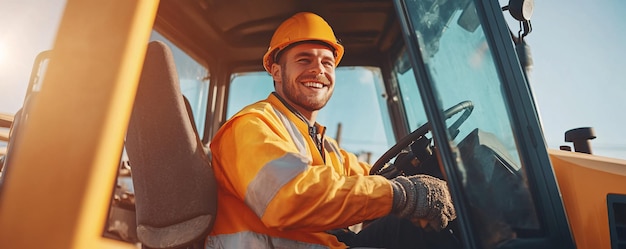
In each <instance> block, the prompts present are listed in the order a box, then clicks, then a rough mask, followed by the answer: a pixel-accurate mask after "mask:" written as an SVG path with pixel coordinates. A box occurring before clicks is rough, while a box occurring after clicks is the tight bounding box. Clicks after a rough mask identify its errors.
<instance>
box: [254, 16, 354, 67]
mask: <svg viewBox="0 0 626 249" xmlns="http://www.w3.org/2000/svg"><path fill="white" fill-rule="evenodd" d="M302 41H321V42H324V43H326V44H328V45H329V46H330V47H332V48H334V50H335V51H334V52H335V66H337V65H338V64H339V61H341V57H343V46H342V45H341V44H339V41H337V38H336V37H335V33H334V32H333V29H332V28H331V27H330V25H328V23H327V22H326V21H325V20H324V19H323V18H322V17H320V16H318V15H316V14H313V13H310V12H300V13H297V14H295V15H293V16H292V17H290V18H289V19H287V20H285V21H284V22H283V23H282V24H280V26H278V28H277V29H276V31H275V32H274V35H273V36H272V40H271V41H270V47H269V48H268V49H267V52H266V53H265V55H264V56H263V67H265V70H266V71H267V72H270V68H271V66H272V63H274V60H275V56H276V54H277V53H278V52H279V51H280V50H282V49H284V48H286V47H287V46H289V45H291V44H293V43H296V42H302ZM270 73H271V72H270Z"/></svg>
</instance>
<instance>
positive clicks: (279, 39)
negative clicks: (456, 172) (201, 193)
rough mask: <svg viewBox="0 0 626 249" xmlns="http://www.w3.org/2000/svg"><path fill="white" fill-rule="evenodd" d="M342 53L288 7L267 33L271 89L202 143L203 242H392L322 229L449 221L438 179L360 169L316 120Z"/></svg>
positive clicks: (324, 30)
mask: <svg viewBox="0 0 626 249" xmlns="http://www.w3.org/2000/svg"><path fill="white" fill-rule="evenodd" d="M343 54H344V48H343V46H342V45H341V44H339V42H338V41H337V39H336V37H335V35H334V32H333V30H332V28H331V27H330V26H329V25H328V23H327V22H326V21H325V20H324V19H322V18H321V17H320V16H318V15H316V14H313V13H307V12H303V13H297V14H295V15H294V16H292V17H291V18H289V19H287V20H285V21H284V22H283V23H282V24H281V25H280V26H279V27H278V29H277V30H276V31H275V33H274V35H273V37H272V39H271V42H270V46H269V49H268V51H267V53H266V54H265V56H263V66H264V67H265V70H267V72H269V73H270V75H271V76H272V78H273V80H274V87H275V92H273V93H271V94H270V95H269V96H268V97H267V99H265V100H261V101H259V102H256V103H254V104H251V105H249V106H247V107H245V108H243V110H241V111H240V112H238V113H237V114H235V115H234V116H233V117H232V118H231V119H230V120H228V121H227V122H226V123H225V124H224V125H223V126H222V127H221V129H220V130H219V131H218V132H217V134H216V135H215V137H214V139H213V141H212V142H211V152H212V158H213V159H212V163H213V169H214V172H215V177H216V180H217V182H218V210H217V215H216V220H215V223H214V228H213V230H212V232H211V233H210V234H209V236H208V238H207V242H206V248H346V247H347V246H373V247H387V248H391V247H394V246H393V245H391V246H388V245H385V244H380V242H375V243H372V244H371V245H363V243H361V242H358V241H355V239H354V238H350V239H343V240H344V242H346V243H348V245H346V244H344V243H343V242H340V241H339V240H338V238H337V237H336V236H335V235H333V234H331V233H328V232H327V231H329V230H333V229H338V228H344V227H348V226H350V225H353V224H357V223H360V222H363V221H365V220H375V219H379V218H381V217H387V218H384V219H379V220H401V221H404V222H406V223H408V224H410V225H411V226H412V227H414V228H418V227H417V226H414V225H413V224H412V223H411V222H410V221H413V222H415V223H418V220H423V221H425V222H426V223H428V226H429V227H430V228H432V229H434V230H437V231H438V230H441V229H443V228H444V227H446V226H447V224H448V222H450V221H451V220H453V219H455V218H456V214H455V210H454V207H453V205H452V202H451V199H450V195H449V193H448V190H447V185H446V183H445V182H444V181H441V180H439V179H437V178H434V177H430V176H426V175H417V176H409V177H404V176H401V177H397V178H395V179H392V180H388V179H386V178H385V177H382V176H379V175H368V172H369V168H370V166H369V165H367V164H365V163H363V162H359V161H358V160H357V157H356V156H355V155H354V154H351V153H349V152H346V151H344V150H342V149H340V148H339V147H338V145H337V143H336V142H335V141H334V140H333V139H331V138H329V137H326V136H325V135H324V133H325V130H326V128H325V127H324V126H322V125H320V124H318V123H316V122H315V119H316V116H317V114H318V112H319V110H320V109H322V108H323V107H324V105H326V103H327V102H328V100H329V99H330V97H331V95H332V93H333V89H334V86H335V68H336V67H337V65H338V64H339V62H340V61H341V58H342V56H343ZM389 217H392V218H389ZM394 217H395V218H394ZM409 220H410V221H409ZM392 222H397V221H392ZM370 226H372V227H375V226H374V223H372V225H370ZM370 226H367V227H366V228H365V229H364V230H363V231H362V232H365V230H367V229H369V228H370ZM387 226H388V224H387ZM379 230H380V227H379ZM353 237H354V236H353ZM369 239H370V240H371V238H369ZM387 239H389V238H387ZM392 240H393V239H392Z"/></svg>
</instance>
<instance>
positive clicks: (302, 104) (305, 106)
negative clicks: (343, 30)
mask: <svg viewBox="0 0 626 249" xmlns="http://www.w3.org/2000/svg"><path fill="white" fill-rule="evenodd" d="M272 77H273V78H274V81H275V82H276V92H277V93H278V94H279V95H280V96H282V97H283V98H285V99H286V100H287V102H289V104H290V105H292V106H293V107H294V108H296V109H297V110H298V111H300V112H301V113H302V114H304V115H307V114H309V113H312V112H314V111H318V110H320V109H322V107H324V106H325V105H326V103H327V102H328V100H329V99H330V96H331V95H332V94H333V89H334V88H335V57H334V54H333V52H332V51H331V50H330V49H329V48H328V47H326V46H324V45H321V44H315V43H302V44H299V45H296V46H294V47H291V48H289V49H288V50H286V51H284V52H283V54H282V55H281V58H280V61H279V63H278V64H276V63H275V64H273V65H272Z"/></svg>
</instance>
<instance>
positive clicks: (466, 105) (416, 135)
mask: <svg viewBox="0 0 626 249" xmlns="http://www.w3.org/2000/svg"><path fill="white" fill-rule="evenodd" d="M473 110H474V104H473V103H472V102H471V101H469V100H466V101H463V102H461V103H458V104H456V105H454V106H452V107H450V108H449V109H448V110H446V111H445V112H444V115H445V118H446V119H449V118H451V117H452V116H454V115H455V114H457V113H459V112H461V111H464V112H463V114H462V115H461V116H460V117H459V118H458V119H457V120H456V121H454V123H453V124H452V125H450V127H448V133H449V134H451V136H452V138H453V139H454V138H455V137H456V136H457V135H458V134H459V127H460V126H461V124H463V122H465V120H467V118H468V117H469V116H470V114H471V113H472V111H473ZM429 130H431V126H430V122H427V123H425V124H423V125H422V126H420V127H419V128H417V129H415V131H413V132H411V134H409V135H406V136H405V137H403V138H402V139H400V141H398V142H397V143H396V144H395V145H393V146H392V147H391V148H389V150H387V152H385V153H384V154H383V155H382V156H381V157H380V158H378V160H377V161H376V162H375V163H374V165H372V168H371V169H370V175H380V174H381V172H382V169H383V167H384V166H385V164H387V162H389V160H391V159H392V158H394V157H396V156H398V154H400V152H402V150H403V149H404V148H406V147H408V146H409V145H410V144H411V143H412V142H414V141H416V140H418V139H420V138H422V137H423V136H424V135H426V133H427V132H428V131H429Z"/></svg>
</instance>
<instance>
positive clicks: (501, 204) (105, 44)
mask: <svg viewBox="0 0 626 249" xmlns="http://www.w3.org/2000/svg"><path fill="white" fill-rule="evenodd" d="M515 3H516V4H517V1H515ZM63 4H65V5H66V6H65V8H64V10H63V14H62V15H60V16H61V21H60V24H59V27H58V32H57V33H56V35H55V37H56V38H55V42H54V45H53V46H52V47H50V51H49V52H46V54H45V55H42V57H40V58H37V59H35V60H34V61H35V67H34V68H33V70H32V72H30V73H31V75H32V76H31V81H30V84H29V86H30V87H29V88H28V90H27V94H26V97H27V98H26V99H25V102H24V106H23V108H22V109H21V111H20V114H19V115H16V116H15V118H14V119H12V118H5V120H7V122H6V123H7V124H10V125H5V126H13V128H12V130H13V132H12V134H11V136H10V137H9V136H7V139H5V140H7V145H5V146H6V147H7V148H6V153H5V154H4V155H3V161H2V163H3V168H2V182H1V183H0V184H2V185H0V241H3V242H2V244H4V245H8V246H9V247H13V248H34V247H38V246H41V245H45V246H46V247H51V248H95V247H103V248H104V247H110V248H113V247H119V248H134V247H136V246H137V245H138V244H141V243H142V241H141V239H140V238H139V237H138V235H137V231H136V227H137V226H138V224H137V220H136V215H137V214H136V213H137V212H139V210H137V209H135V204H136V203H135V201H136V200H135V193H134V186H133V172H134V171H133V166H134V163H133V160H132V158H131V159H129V157H128V155H127V152H128V151H127V148H126V146H127V144H126V143H125V141H126V136H127V132H128V126H129V123H130V120H131V119H132V118H131V115H132V112H133V106H134V105H135V100H136V99H137V98H138V97H136V96H137V92H138V89H141V87H140V86H139V87H138V85H139V84H140V83H139V82H140V78H141V75H142V68H143V66H144V58H146V49H147V47H148V44H149V42H151V41H160V42H163V43H164V44H166V45H167V47H168V48H169V49H170V50H171V54H172V58H173V64H174V70H175V71H176V72H177V73H176V76H177V80H178V83H179V88H180V92H181V93H182V95H184V97H185V99H186V102H187V104H188V105H187V109H186V110H187V111H188V112H189V114H190V116H189V121H190V123H191V124H193V131H194V133H195V134H196V135H197V138H198V141H199V144H200V145H201V146H202V148H203V149H204V152H205V153H206V156H207V157H210V151H208V150H206V148H207V147H208V145H209V144H210V143H211V139H212V137H213V136H214V135H215V133H216V132H217V130H218V129H219V128H220V126H221V125H222V124H224V122H226V121H227V120H228V118H230V117H231V116H232V115H234V114H235V113H236V112H237V111H238V110H239V109H241V108H242V107H244V106H246V105H248V104H251V103H253V102H255V101H258V100H261V99H264V98H265V97H267V96H268V94H270V93H271V92H272V91H273V85H272V79H271V77H270V76H269V75H268V74H267V73H266V72H265V71H264V69H263V65H262V62H261V60H262V56H263V54H264V53H265V51H266V50H267V46H268V44H269V40H270V38H271V35H272V33H273V31H274V29H275V28H276V27H277V26H278V25H279V24H280V22H282V21H283V20H284V19H286V18H288V17H289V16H291V15H292V14H293V13H296V12H299V11H310V12H314V13H317V14H319V15H321V16H322V17H324V18H325V19H326V20H327V21H328V23H329V24H330V25H331V26H332V27H333V29H334V31H335V34H336V36H337V37H338V38H339V39H340V40H341V43H342V45H344V47H345V50H346V53H345V56H344V59H343V60H342V62H341V64H339V67H338V68H337V71H336V74H337V76H336V87H335V92H334V95H333V97H332V98H331V100H330V102H329V103H328V105H327V106H326V107H325V108H324V109H322V111H321V112H320V113H319V116H318V119H317V121H318V122H319V123H320V124H322V125H324V126H326V127H327V128H328V130H327V131H326V134H327V136H331V137H333V138H334V139H335V140H337V142H338V143H339V145H340V146H341V147H342V148H343V149H345V150H347V151H350V152H353V153H355V154H356V155H358V156H359V159H360V160H362V161H364V162H368V163H370V164H372V165H373V170H372V171H371V173H372V174H383V175H386V176H388V177H393V176H395V175H398V174H416V173H427V174H433V175H437V176H438V177H442V178H444V179H445V180H446V181H447V182H448V186H449V187H450V191H451V194H452V197H453V200H454V203H455V207H456V210H457V213H458V219H457V222H458V225H457V227H455V230H454V231H453V233H454V235H455V236H456V237H457V238H458V239H459V241H460V243H461V244H462V245H463V248H556V247H558V248H575V244H574V236H573V231H572V228H571V227H570V221H569V220H568V217H567V216H566V210H565V207H564V203H563V200H562V199H561V191H560V189H559V185H558V183H557V181H556V176H555V172H554V170H553V167H552V164H551V159H550V155H549V153H548V150H547V148H546V146H545V143H544V139H543V134H542V129H541V124H540V120H539V116H538V114H537V109H536V106H535V102H534V100H533V96H532V93H531V90H530V88H529V85H528V82H527V79H526V77H525V74H524V70H523V67H524V65H523V64H521V63H520V60H519V55H518V54H517V53H516V47H515V45H516V43H515V41H517V40H516V39H522V37H521V36H520V37H517V36H515V33H517V32H518V30H516V29H517V27H512V28H510V27H509V26H508V25H507V22H506V20H505V17H507V16H508V15H509V13H508V12H509V9H510V7H508V5H507V8H503V6H501V5H500V3H499V2H498V1H491V0H476V1H472V0H462V1H438V0H428V1H408V0H407V1H405V0H396V1H389V0H370V1H316V2H310V1H282V0H281V1H249V2H245V1H230V2H216V1H204V0H198V1H192V0H189V1H174V0H162V1H153V0H142V1H123V0H116V1H106V2H73V1H68V2H67V3H63ZM511 7H515V6H513V5H511ZM517 8H518V9H520V8H521V9H520V10H519V11H522V12H520V13H523V6H517ZM503 9H504V10H503ZM516 13H517V12H516ZM519 22H520V23H522V24H523V25H522V27H527V25H528V22H527V20H523V18H522V20H521V21H519ZM511 29H513V30H512V31H511ZM527 31H528V30H524V29H522V30H520V34H521V33H522V32H527ZM512 34H513V35H512ZM155 105H156V104H155ZM171 118H172V119H174V118H180V117H171ZM0 124H2V123H0ZM7 128H8V127H7ZM145 129H150V128H149V127H145ZM162 133H163V134H165V133H168V131H162ZM172 146H173V148H176V145H175V144H172ZM408 152H410V153H412V155H413V156H415V157H416V158H417V161H418V162H419V163H416V161H414V160H409V161H412V162H409V163H408V164H407V163H404V165H406V167H404V168H401V167H395V166H393V165H394V163H395V164H397V165H400V162H395V161H396V160H398V159H397V157H396V155H398V154H399V153H408ZM247 156H254V155H247ZM138 167H139V166H138ZM207 167H208V165H207ZM611 179H612V180H611V181H615V182H617V181H618V178H611ZM613 179H615V180H613ZM619 179H622V178H621V177H620V178H619ZM612 184H613V183H612ZM615 184H617V183H615ZM612 186H617V185H612ZM622 192H623V191H622ZM144 199H145V198H144ZM217 201H219V200H217ZM620 207H621V206H620ZM217 215H219V214H217ZM618 222H619V220H618ZM607 233H608V232H607ZM33 238H37V239H33ZM196 239H197V238H196Z"/></svg>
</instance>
